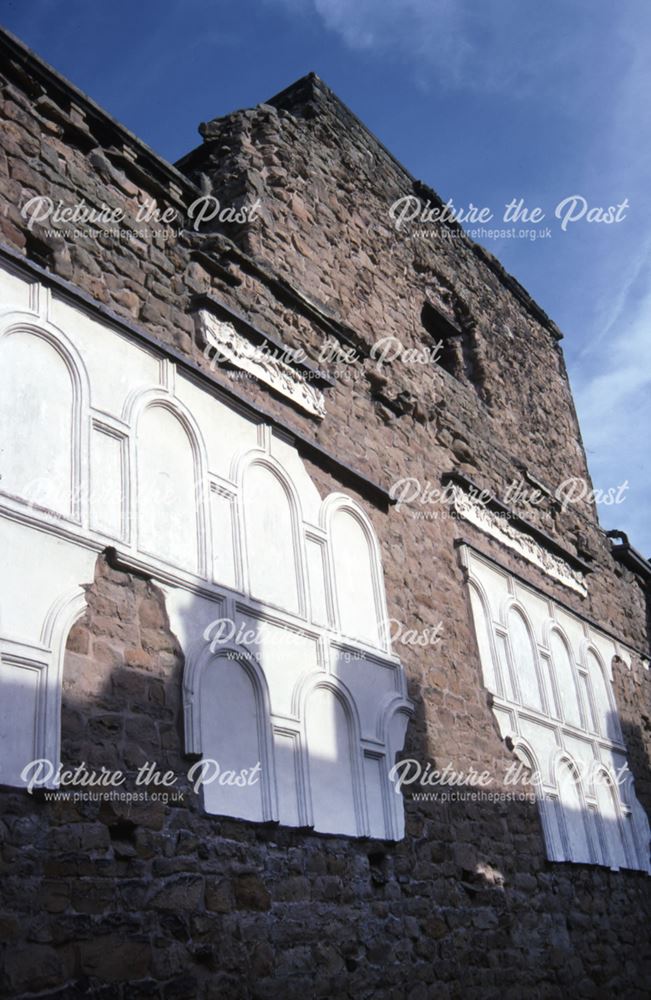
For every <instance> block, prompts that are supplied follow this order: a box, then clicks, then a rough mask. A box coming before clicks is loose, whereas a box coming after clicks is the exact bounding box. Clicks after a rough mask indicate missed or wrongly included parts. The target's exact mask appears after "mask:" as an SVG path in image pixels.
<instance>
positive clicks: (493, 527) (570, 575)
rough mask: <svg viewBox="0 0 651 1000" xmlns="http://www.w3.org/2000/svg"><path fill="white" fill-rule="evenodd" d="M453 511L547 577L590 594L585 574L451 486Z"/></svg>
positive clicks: (503, 517) (457, 488)
mask: <svg viewBox="0 0 651 1000" xmlns="http://www.w3.org/2000/svg"><path fill="white" fill-rule="evenodd" d="M450 490H451V495H452V504H453V507H454V510H455V511H456V513H457V514H458V515H459V517H462V518H463V519H464V520H465V521H468V522H469V523H470V524H474V526H475V527H476V528H479V530H480V531H483V532H484V534H486V535H489V536H490V537H491V538H495V539H496V540H497V541H498V542H501V543H502V545H505V546H506V547H507V548H509V549H513V551H515V552H517V553H518V554H519V555H521V556H522V557H523V558H524V559H526V560H527V561H528V562H530V563H533V564H534V565H535V566H537V567H538V568H539V569H541V570H542V571H543V573H546V574H547V576H550V577H553V579H554V580H558V581H559V582H560V583H562V584H564V586H566V587H569V588H570V589H571V590H574V591H576V592H577V593H578V594H581V596H582V597H585V596H586V595H587V593H588V590H587V587H586V585H585V583H584V579H583V574H582V573H581V572H580V571H579V570H576V569H573V567H572V566H570V564H569V563H568V562H566V560H565V559H563V558H562V557H561V556H558V555H555V554H554V553H552V552H550V551H549V550H548V549H546V548H544V547H543V545H541V544H540V543H539V542H537V541H536V539H535V538H532V537H531V536H530V535H527V534H526V533H525V532H523V531H520V529H519V528H516V527H515V526H514V525H513V524H511V522H510V521H509V520H508V518H507V517H506V516H504V514H500V513H498V512H496V511H493V510H491V509H490V508H489V507H488V506H487V505H486V504H484V503H481V502H480V501H479V500H477V499H475V498H473V497H471V496H470V495H469V494H468V493H467V492H466V491H465V490H464V489H462V488H461V486H459V485H457V484H451V485H450Z"/></svg>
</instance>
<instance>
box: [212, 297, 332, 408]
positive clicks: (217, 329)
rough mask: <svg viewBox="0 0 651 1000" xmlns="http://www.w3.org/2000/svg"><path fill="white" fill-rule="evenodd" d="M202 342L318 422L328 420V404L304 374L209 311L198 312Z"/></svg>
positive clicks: (224, 359) (219, 357) (218, 356)
mask: <svg viewBox="0 0 651 1000" xmlns="http://www.w3.org/2000/svg"><path fill="white" fill-rule="evenodd" d="M196 315H197V323H198V324H199V332H200V336H201V339H202V341H203V342H205V344H206V345H207V346H208V347H210V348H213V349H214V351H215V352H216V354H217V358H218V360H223V361H226V362H228V363H229V364H231V365H234V366H235V367H236V368H239V369H241V370H242V371H245V372H248V373H249V374H250V375H253V376H254V377H255V378H257V379H259V380H260V381H261V382H264V383H265V385H268V386H270V387H271V388H272V389H275V391H276V392H279V393H280V394H281V395H282V396H285V397H286V398H287V399H290V400H291V401H292V403H294V404H295V405H296V406H299V407H300V408H301V409H303V410H306V411H307V412H308V413H311V414H312V415H313V416H315V417H319V419H321V420H322V419H323V417H325V413H326V410H325V400H324V398H323V393H322V392H321V390H320V389H317V388H316V387H315V386H313V385H310V383H309V382H308V381H307V378H306V373H305V372H304V371H300V370H296V369H295V368H292V367H291V365H289V364H288V363H287V362H286V361H284V360H283V359H282V357H278V356H277V355H278V353H279V352H277V351H275V350H273V349H272V350H269V349H268V348H267V349H265V346H264V345H263V346H261V345H259V344H253V343H251V341H250V340H248V339H247V338H246V337H245V336H244V335H243V334H241V333H239V332H238V330H236V328H235V326H234V324H233V323H230V322H228V321H226V320H222V319H219V318H218V317H217V316H213V314H212V313H210V312H208V310H206V309H200V310H199V311H198V312H197V314H196Z"/></svg>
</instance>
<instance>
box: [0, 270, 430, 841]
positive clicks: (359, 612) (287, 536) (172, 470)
mask: <svg viewBox="0 0 651 1000" xmlns="http://www.w3.org/2000/svg"><path fill="white" fill-rule="evenodd" d="M3 273H4V272H3V269H2V268H0V275H2V274H3ZM1 290H4V294H5V295H6V296H9V297H10V298H11V301H9V302H7V301H4V302H2V303H0V350H2V348H3V346H6V344H9V345H10V352H13V353H12V356H11V359H10V360H11V364H10V365H7V366H5V368H4V369H2V368H0V372H1V371H4V373H5V374H4V379H5V382H4V383H3V390H4V392H3V394H0V407H1V406H3V405H4V408H5V410H4V411H3V412H2V414H1V416H2V418H3V419H2V421H1V422H0V434H1V435H3V436H2V437H0V463H1V462H2V461H4V463H5V469H6V478H5V479H4V482H3V481H2V480H0V492H1V491H2V490H3V489H5V488H6V486H7V485H9V484H11V483H13V484H14V486H15V485H16V484H18V485H19V486H21V482H22V480H24V478H25V475H26V474H27V472H30V473H31V472H32V471H33V469H34V468H35V467H39V468H40V470H41V471H42V472H43V473H44V476H45V478H46V480H47V481H48V482H51V483H52V484H54V486H55V493H56V494H57V496H58V499H55V501H54V502H53V503H51V504H49V506H50V507H54V508H56V507H57V504H58V507H59V511H58V513H57V511H56V509H55V510H54V512H53V511H52V510H50V511H47V510H43V509H41V508H39V507H37V506H27V505H26V504H25V503H24V502H22V501H21V500H20V499H16V498H15V497H13V498H12V497H7V496H5V497H0V505H1V506H2V511H1V512H0V551H1V552H2V555H3V559H4V560H5V561H6V565H9V566H11V568H12V572H11V578H9V577H8V576H5V577H4V578H3V579H4V580H5V583H9V584H10V585H8V586H7V585H5V586H4V587H2V586H1V583H0V663H1V667H0V706H1V708H0V775H4V779H1V780H8V781H9V783H19V780H18V778H19V770H20V768H22V766H23V765H24V760H23V757H24V756H25V754H32V753H40V754H42V755H46V756H49V758H50V759H51V760H52V761H53V762H54V763H55V764H56V763H57V762H58V757H59V743H60V733H59V705H60V696H61V671H62V664H63V654H64V650H65V642H66V638H67V633H68V631H69V628H70V627H71V625H72V624H73V622H74V621H75V620H76V619H77V618H78V617H79V615H80V614H82V613H83V609H84V607H85V601H84V591H83V585H84V584H88V583H91V582H92V580H93V576H94V568H95V562H96V558H97V553H98V551H100V549H101V548H103V547H104V545H105V544H107V539H108V540H110V542H111V543H112V544H114V547H115V548H116V549H117V551H118V556H119V558H120V559H121V560H122V562H123V563H124V564H125V565H130V564H133V566H134V568H136V569H138V570H141V571H144V572H146V573H148V574H149V575H151V577H152V579H153V580H154V581H155V582H156V584H157V585H158V586H159V587H160V588H161V589H162V590H163V592H164V594H165V599H166V607H167V611H168V614H169V617H170V624H171V628H172V630H173V632H174V634H175V635H176V636H177V638H178V640H179V642H180V644H181V647H182V649H183V652H184V655H185V670H184V679H183V700H184V713H185V718H184V726H185V743H186V749H187V751H188V752H191V753H193V754H199V755H201V756H202V757H203V758H204V761H206V760H208V759H214V760H216V761H217V763H218V764H219V767H220V769H221V771H224V770H225V771H228V772H236V773H239V772H241V771H242V770H247V769H251V768H253V767H254V766H255V764H256V763H258V762H260V764H261V772H260V773H261V778H260V781H259V782H255V783H254V784H251V785H249V784H248V783H246V784H241V783H234V782H231V781H225V782H220V781H219V780H218V778H217V780H216V781H211V782H209V783H208V784H207V785H205V786H204V806H205V808H206V810H207V811H208V812H214V813H220V814H224V815H232V816H240V817H245V818H249V819H265V820H269V819H271V820H275V819H280V821H281V822H284V823H287V824H289V825H306V824H310V823H314V825H315V826H316V828H317V829H320V830H324V831H326V832H331V833H349V834H351V835H356V836H362V835H364V836H366V835H368V834H369V830H370V831H372V832H373V834H374V835H377V836H382V837H386V838H394V839H395V838H398V837H400V836H402V835H403V829H404V817H403V814H402V799H401V796H400V795H396V794H395V793H393V791H392V790H390V787H389V782H388V769H389V767H390V764H391V762H392V761H393V760H394V759H395V755H396V753H397V752H398V751H399V750H401V748H402V745H403V742H404V736H405V730H406V725H407V721H408V718H409V715H410V714H411V711H412V705H411V703H410V702H409V700H408V699H407V697H406V694H405V691H406V685H405V681H404V675H403V672H402V667H401V666H400V664H399V662H398V661H397V660H395V661H392V662H391V665H390V666H384V665H383V664H382V663H380V662H378V663H375V661H373V660H370V659H369V660H365V659H364V658H363V657H364V655H366V654H367V653H368V649H366V654H364V653H363V651H362V647H363V646H365V647H368V645H369V644H371V645H372V646H373V647H374V648H375V649H377V650H379V651H380V652H382V653H384V655H386V650H385V649H384V648H383V646H382V642H383V639H382V637H381V636H380V634H379V623H380V622H381V621H382V620H383V619H384V618H385V617H386V609H385V599H384V589H383V578H382V566H381V561H380V557H379V546H378V543H377V539H376V538H375V535H374V532H373V529H372V526H371V524H370V522H369V521H368V518H367V517H366V515H365V514H364V512H363V511H362V510H361V509H360V508H359V506H358V505H356V504H355V503H354V502H353V501H352V500H350V499H349V498H348V497H346V496H345V495H343V494H333V495H332V496H331V497H328V498H326V499H325V500H324V501H323V502H321V499H320V496H319V493H318V490H317V488H316V486H315V485H314V483H312V481H311V479H310V477H309V475H308V473H307V470H306V469H305V467H304V465H303V462H302V460H301V458H300V456H299V454H298V452H297V451H296V449H295V448H294V447H293V445H291V444H290V443H289V442H288V441H287V440H285V439H284V438H282V437H279V436H277V435H275V434H273V433H272V432H271V429H270V428H266V427H262V426H260V425H259V423H258V421H256V420H254V419H251V418H249V417H246V416H244V415H243V414H242V413H241V412H240V410H239V408H238V407H237V406H236V405H233V404H231V403H230V401H228V400H227V399H225V398H224V397H221V398H215V393H214V392H212V391H206V390H205V389H203V388H202V386H201V385H200V384H199V383H197V382H195V381H194V379H191V378H189V377H187V378H186V376H185V375H183V374H181V373H179V372H178V371H177V370H176V367H175V365H174V364H173V363H172V362H170V361H169V360H163V358H162V355H161V354H159V352H157V351H156V350H155V349H153V348H152V349H150V348H148V347H143V346H141V345H136V344H135V343H133V342H132V340H131V339H130V338H129V337H128V336H127V335H125V334H123V333H119V332H117V331H116V330H115V329H114V328H113V327H111V326H109V325H106V324H104V323H103V322H101V321H100V320H98V319H96V318H94V317H92V316H90V315H89V313H88V312H87V311H86V310H85V309H80V308H77V307H75V306H73V305H71V304H70V302H69V301H67V300H66V301H62V300H60V299H59V297H58V295H57V294H56V293H51V292H49V291H48V290H46V289H44V288H41V287H40V286H39V285H38V284H37V283H32V284H29V283H23V284H21V282H19V281H18V282H17V281H16V280H15V278H14V277H13V276H9V277H6V276H5V279H4V280H3V281H1V282H0V291H1ZM26 307H27V311H26ZM19 310H22V313H20V312H19ZM18 320H19V321H20V323H21V324H22V325H25V324H27V325H28V326H29V327H30V330H31V332H29V333H27V332H21V333H14V332H13V331H14V329H15V328H16V326H17V322H18ZM32 328H33V329H32ZM21 338H22V339H21ZM5 357H6V358H9V353H7V354H6V355H5ZM10 369H11V372H12V374H11V377H10V376H9V374H8V372H9V371H10ZM216 391H218V390H216ZM37 397H38V399H39V400H48V401H49V404H50V408H49V409H48V408H46V409H45V410H43V408H42V407H41V408H40V409H39V406H41V404H40V402H39V403H38V405H35V402H34V400H35V399H37ZM3 400H4V403H3ZM5 411H6V412H5ZM8 431H9V432H10V433H7V432H8ZM21 435H22V436H21ZM9 458H10V459H11V460H9ZM0 472H2V469H0ZM21 477H22V479H21ZM21 488H24V487H23V486H21ZM62 514H63V515H66V516H61V515H62ZM72 515H74V516H72ZM101 536H104V537H101ZM351 557H352V558H351ZM351 573H352V576H351ZM238 595H239V596H238ZM247 606H249V607H251V610H250V611H249V610H246V608H247ZM253 608H255V612H254V611H253ZM336 609H338V613H339V617H340V619H341V623H338V624H337V626H336V627H335V622H334V621H333V620H330V619H331V618H334V617H336V614H335V611H336ZM219 621H226V622H227V623H231V624H232V625H233V627H234V630H235V631H234V632H232V633H231V634H230V638H229V641H228V643H226V642H222V643H220V642H217V643H213V639H214V635H215V622H219ZM241 624H243V625H244V626H245V627H250V628H252V629H255V630H257V631H258V632H260V631H262V634H263V638H262V642H260V643H258V642H255V641H252V642H251V641H247V640H246V639H244V640H242V639H241V638H239V639H238V638H237V637H236V636H235V632H236V631H237V629H238V628H239V626H240V625H241ZM338 629H340V631H338ZM344 631H345V633H346V640H345V645H346V648H347V649H350V651H351V653H353V654H357V655H356V656H354V657H353V658H351V661H350V663H349V664H348V665H346V667H345V669H343V670H339V669H338V668H333V662H334V661H333V659H332V657H331V654H330V647H331V645H332V644H336V645H338V647H339V646H341V645H342V644H343V643H344V635H343V632H344ZM308 632H309V634H307V633H308ZM290 636H291V641H290V638H289V637H290ZM362 730H363V732H364V734H368V736H369V738H371V739H372V740H373V746H374V749H373V751H372V753H369V754H366V756H365V751H364V748H363V746H362V740H363V738H364V737H363V735H362ZM12 748H13V749H12ZM365 762H366V763H365ZM387 803H388V804H387Z"/></svg>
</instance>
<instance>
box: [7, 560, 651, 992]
mask: <svg viewBox="0 0 651 1000" xmlns="http://www.w3.org/2000/svg"><path fill="white" fill-rule="evenodd" d="M87 598H88V610H87V613H86V614H85V616H84V618H83V619H82V620H81V621H80V622H79V623H78V624H77V625H76V626H75V627H74V628H73V629H72V631H71V633H70V637H69V640H68V647H67V650H68V651H67V655H66V663H65V671H64V685H63V697H62V759H63V762H64V764H65V765H67V766H69V767H71V768H72V767H75V766H77V765H78V764H80V763H81V762H82V761H83V762H85V763H86V765H87V767H88V768H89V769H93V768H95V769H99V768H102V767H106V768H108V769H111V770H115V769H118V770H122V771H124V772H128V774H129V780H128V781H127V782H125V784H124V786H122V788H123V789H124V790H126V791H129V792H132V793H138V792H139V789H137V788H136V787H135V786H134V775H135V772H136V771H137V769H138V768H141V767H142V766H143V765H144V764H147V763H151V762H155V764H156V770H157V771H158V772H160V773H165V772H167V771H171V772H172V773H173V775H174V776H176V778H177V780H176V782H175V784H174V785H173V786H169V787H168V788H165V789H163V788H162V786H156V785H154V784H152V783H150V784H149V785H148V786H147V787H146V788H143V789H142V793H143V794H144V791H146V792H147V794H148V795H149V798H147V799H145V798H144V797H143V799H142V800H136V801H131V802H125V801H120V800H118V799H113V798H111V793H112V790H111V789H97V788H88V789H86V788H81V789H78V788H76V789H74V790H72V789H71V793H72V794H71V795H68V794H67V790H66V789H61V791H60V792H59V793H56V794H55V795H54V796H51V797H50V801H48V799H47V797H46V793H43V792H40V793H38V794H35V795H34V796H32V797H30V796H29V795H28V794H27V793H26V792H22V791H16V790H13V791H12V790H7V791H3V792H0V799H1V801H2V812H1V815H2V820H1V821H0V829H1V831H2V838H3V844H2V860H3V869H2V896H3V904H2V913H1V914H0V927H1V929H2V941H3V945H2V980H0V983H1V987H2V995H3V996H7V997H20V996H24V995H26V994H31V993H35V992H39V993H41V994H42V995H45V996H48V997H58V998H62V1000H63V998H66V1000H68V998H76V997H82V996H84V997H86V996H98V997H100V996H101V997H129V998H132V997H140V996H143V997H144V996H155V997H165V998H168V997H170V998H172V997H188V998H190V997H191V998H193V1000H194V998H196V997H206V998H216V997H219V998H220V1000H224V998H226V1000H227V998H233V1000H235V998H260V1000H263V998H269V1000H271V998H272V997H276V996H278V995H282V996H283V997H287V998H290V1000H292V998H296V1000H298V998H301V1000H303V998H305V997H313V996H323V997H337V998H338V997H342V998H343V997H350V998H353V997H355V998H358V997H363V996H368V997H371V996H372V997H375V998H387V1000H389V998H391V1000H394V998H395V1000H397V998H398V997H406V996H409V997H414V998H423V1000H426V998H427V997H430V996H434V995H436V996H437V997H439V996H441V997H459V998H461V997H464V998H465V997H467V996H474V997H481V998H493V997H494V998H498V997H502V996H504V995H505V994H508V992H509V990H510V991H511V994H510V995H514V993H513V990H514V989H517V994H518V995H519V996H521V995H523V994H525V995H526V994H527V993H528V994H530V995H533V993H534V992H535V995H536V996H539V997H561V996H563V995H565V993H566V992H567V990H568V989H573V988H574V986H575V984H576V983H577V982H579V983H581V982H582V983H583V984H584V989H583V993H584V995H586V996H588V995H597V994H596V993H595V990H598V991H601V992H600V993H599V995H604V996H606V995H620V996H634V995H639V991H640V989H643V986H642V984H643V983H644V982H645V978H644V977H645V964H644V963H645V962H646V963H647V965H646V969H647V970H648V968H649V966H650V965H651V954H649V951H648V944H647V943H645V942H646V938H645V939H644V941H642V940H637V941H634V942H633V940H632V939H630V938H623V939H622V941H621V942H620V945H619V951H618V952H617V954H615V950H614V949H610V950H609V949H604V947H602V946H598V945H597V941H598V938H599V936H600V935H601V934H602V930H601V927H602V923H603V921H602V918H601V917H597V916H596V915H595V914H596V913H597V910H598V912H599V913H602V912H603V910H604V908H605V907H607V908H608V919H609V921H610V926H611V927H613V928H617V927H619V926H622V927H624V926H629V925H630V920H631V912H636V913H637V914H638V918H639V919H640V921H646V926H648V921H649V919H650V918H651V903H650V902H649V899H648V889H647V885H648V883H647V882H646V876H644V875H642V874H640V873H634V872H619V873H612V872H609V871H608V870H607V869H597V868H594V867H592V866H588V865H568V864H553V863H550V862H547V861H546V860H545V856H544V848H543V840H542V835H541V829H540V821H539V817H538V810H537V808H536V806H535V804H533V803H531V802H529V801H518V800H517V799H515V798H513V799H511V800H507V799H500V798H499V797H496V798H495V799H494V800H492V801H489V800H487V799H485V798H481V796H480V795H479V794H478V793H479V791H480V790H478V789H475V788H471V789H469V788H457V789H454V790H452V789H446V791H448V792H450V794H448V795H447V797H446V798H445V799H444V798H443V796H442V794H441V793H442V792H443V791H444V790H445V789H443V788H441V787H440V786H439V787H437V786H434V787H431V786H430V787H429V788H427V787H424V788H422V787H421V786H419V785H412V786H409V787H405V788H404V789H403V791H404V795H405V811H406V836H405V838H404V839H403V840H401V841H399V842H397V843H393V842H388V841H383V840H370V839H360V838H349V837H342V836H328V835H322V834H316V833H313V832H310V831H306V830H301V829H292V828H289V827H284V826H279V825H278V824H273V823H268V824H262V823H252V822H246V821H242V820H235V819H228V818H223V817H218V816H211V815H207V814H206V813H205V812H204V810H203V808H202V805H201V801H200V796H199V795H196V794H195V793H194V792H193V791H192V790H191V789H190V788H189V784H188V782H187V780H186V779H185V778H184V775H187V771H188V768H189V767H190V766H191V765H192V763H193V761H192V759H188V758H187V757H185V756H184V754H183V752H182V748H183V732H182V718H183V711H182V704H181V690H182V672H183V656H182V653H181V650H180V647H179V645H178V642H177V641H176V639H175V637H174V636H173V634H172V633H171V631H170V627H169V622H168V619H167V614H166V611H165V604H164V599H163V596H162V594H161V592H160V591H159V590H158V588H157V587H155V586H154V585H153V584H152V583H151V582H149V581H147V580H146V579H141V578H138V577H136V576H134V575H132V574H126V573H121V572H118V571H116V570H114V569H111V568H110V567H109V565H108V564H107V562H106V560H105V559H104V558H103V557H100V559H99V560H98V564H97V570H96V578H95V582H94V583H93V584H92V586H90V587H89V588H88V594H87ZM434 694H435V692H434V693H430V694H428V696H427V697H428V702H433V701H434V700H435V699H434V697H433V695H434ZM410 695H411V697H412V699H413V700H414V702H415V709H416V710H415V717H414V719H413V720H412V722H411V724H410V727H409V730H408V742H407V747H406V749H405V751H404V753H403V754H402V755H401V756H402V757H408V758H413V759H415V760H418V761H420V762H423V763H424V762H428V761H429V762H431V763H432V766H433V767H439V768H440V767H442V766H444V764H445V763H446V762H445V761H440V760H437V757H436V747H434V746H432V745H431V744H430V738H429V735H428V733H429V732H430V731H431V730H430V725H431V716H432V711H433V709H432V705H430V706H429V708H428V710H427V711H426V710H425V704H424V694H423V692H421V691H420V690H419V689H418V688H417V687H416V686H415V685H412V690H411V691H410ZM485 724H486V727H487V728H488V730H489V731H490V732H494V726H493V722H492V715H491V712H490V709H489V708H488V707H486V720H485ZM338 745H339V744H338ZM342 745H343V744H342ZM495 753H496V759H503V758H504V756H505V755H504V754H502V746H501V744H500V742H499V740H498V737H497V735H496V734H495ZM500 754H502V757H501V758H500ZM345 763H347V762H345V761H342V764H345ZM484 766H485V765H484V764H483V763H478V769H479V770H481V769H482V768H483V767H484ZM638 766H639V765H638ZM644 766H645V768H646V777H648V768H649V761H648V757H645V761H644ZM636 778H638V774H637V773H636ZM86 791H88V792H89V793H90V794H95V793H97V792H98V791H99V792H101V794H102V795H103V798H101V799H99V800H98V799H90V800H88V801H83V800H77V801H75V799H74V793H75V792H77V793H79V792H82V793H83V792H86ZM421 792H425V793H427V792H431V793H432V794H435V795H436V796H437V797H436V798H429V799H426V798H423V797H419V794H418V793H421ZM511 792H513V789H511ZM454 793H457V794H456V795H455V794H454ZM156 794H158V795H163V796H166V797H167V800H166V801H165V800H163V799H160V798H159V799H158V800H156V799H155V798H154V795H156ZM179 795H180V796H181V797H179V798H176V796H179ZM593 900H601V901H602V902H601V903H600V905H599V907H598V908H597V909H595V908H594V907H595V906H596V903H595V904H594V906H593ZM611 951H612V955H611ZM646 982H647V983H648V984H649V986H651V979H649V978H648V975H647V979H646ZM125 984H128V985H125ZM586 984H588V985H587V986H586ZM588 988H589V989H590V990H591V991H592V993H590V992H586V991H587V990H588ZM636 991H637V992H636Z"/></svg>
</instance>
